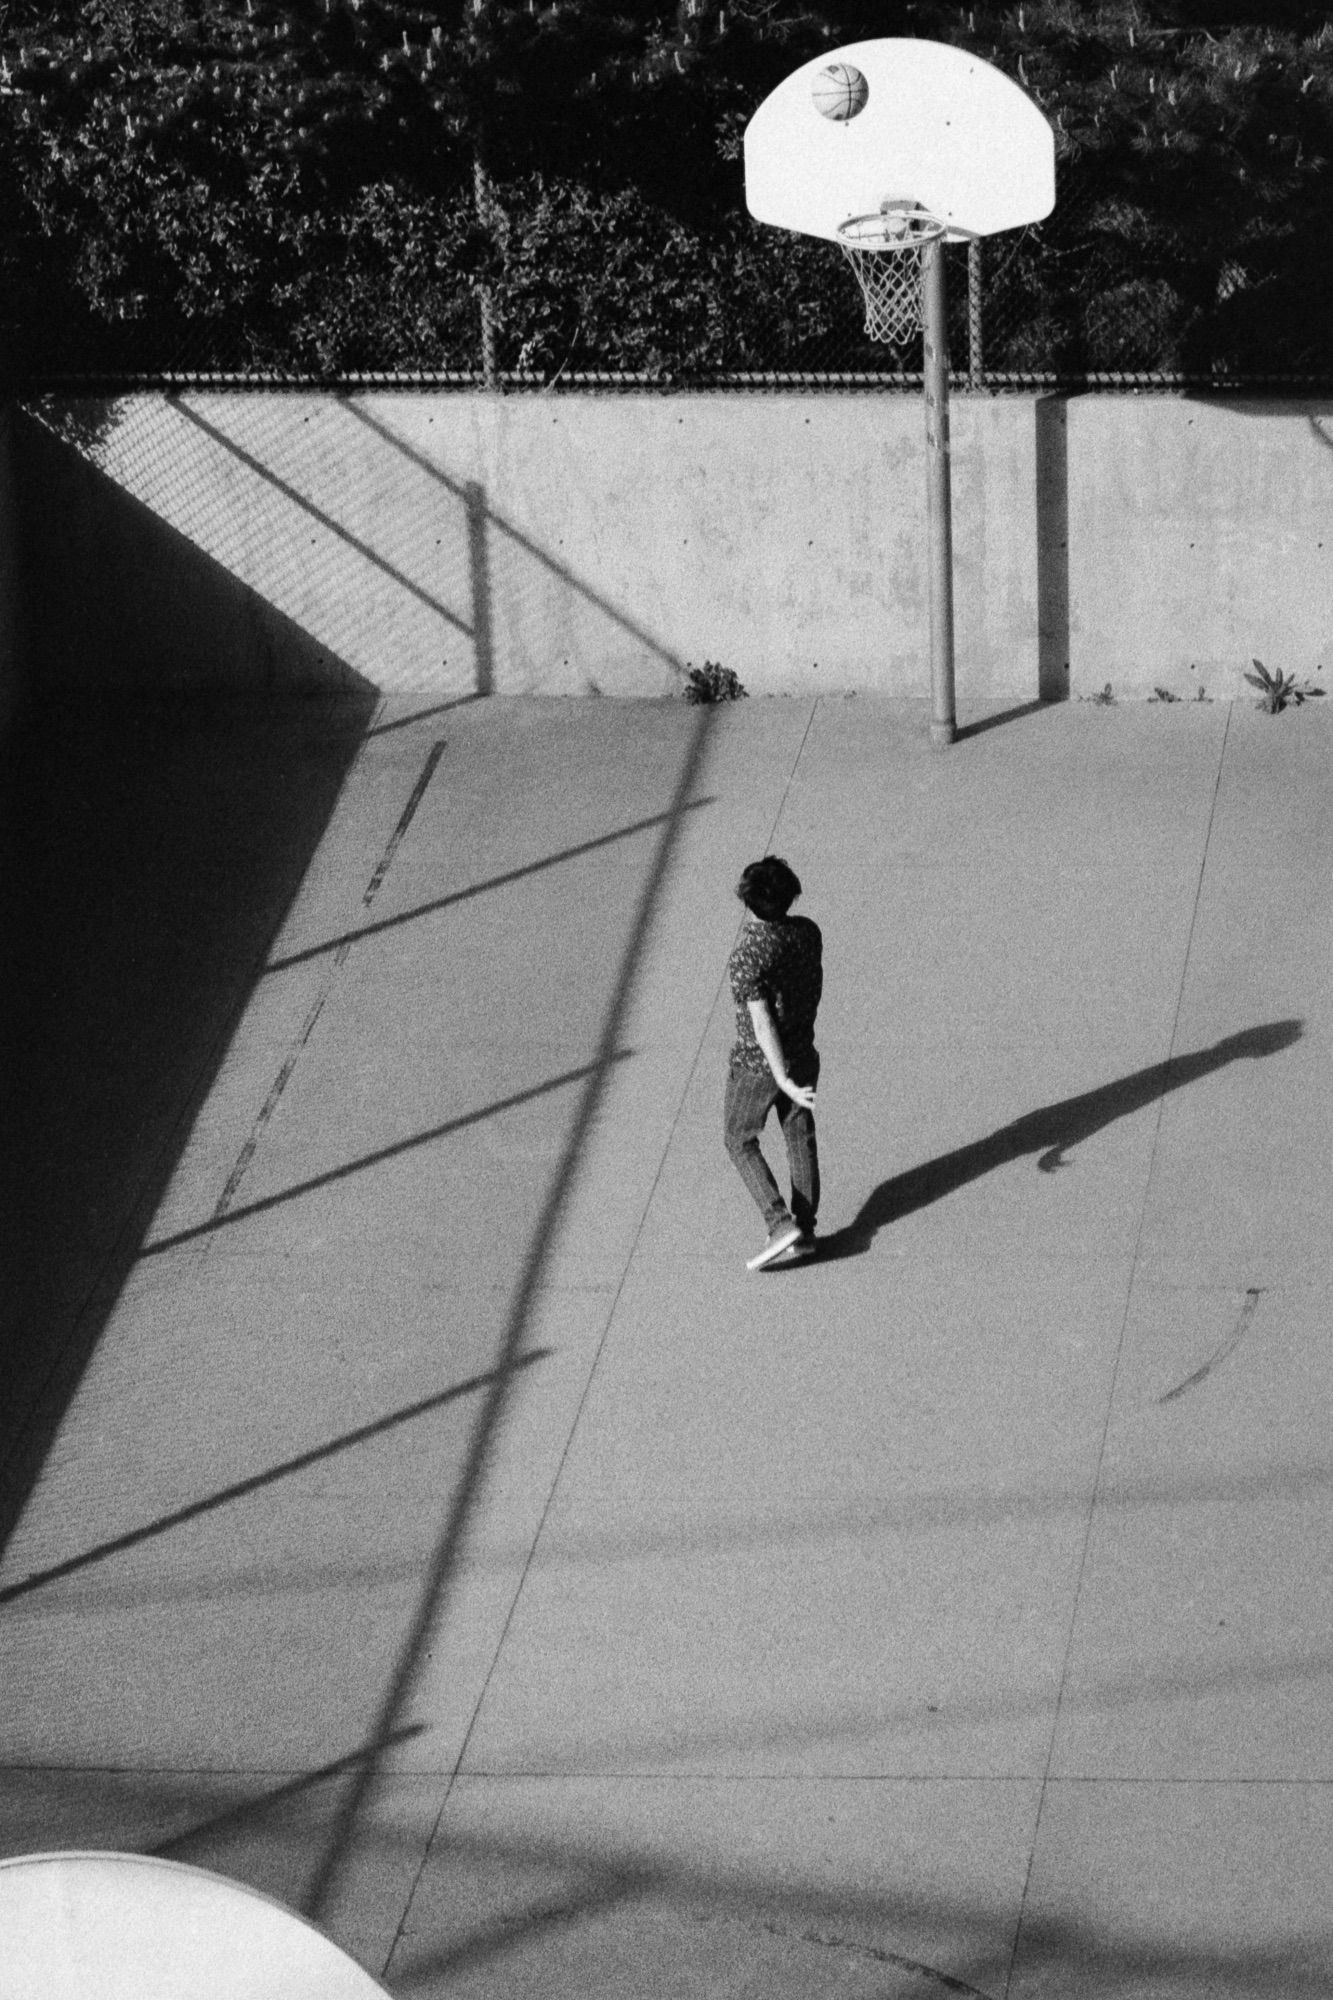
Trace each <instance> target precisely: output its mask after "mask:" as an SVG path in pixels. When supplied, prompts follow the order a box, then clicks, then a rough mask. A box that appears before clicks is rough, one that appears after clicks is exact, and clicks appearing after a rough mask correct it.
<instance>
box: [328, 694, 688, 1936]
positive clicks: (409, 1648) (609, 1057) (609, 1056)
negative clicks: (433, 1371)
mask: <svg viewBox="0 0 1333 2000" xmlns="http://www.w3.org/2000/svg"><path fill="white" fill-rule="evenodd" d="M711 723H712V710H711V709H710V708H708V707H703V708H701V709H700V712H699V714H698V716H697V717H696V718H695V721H694V725H693V729H692V732H691V736H690V739H689V746H688V749H687V751H686V755H685V757H684V760H683V762H682V765H681V769H680V773H679V775H678V777H677V780H676V787H675V791H674V794H673V796H672V801H671V806H670V810H669V816H668V818H667V821H666V824H665V825H664V826H663V828H662V832H661V836H660V838H659V840H658V844H657V852H656V854H655V855H654V857H653V862H652V866H651V867H650V869H649V871H648V876H647V879H646V881H645V882H644V885H643V889H642V892H641V894H640V896H639V900H638V903H637V905H636V907H635V911H634V916H633V920H632V922H631V925H630V931H629V939H628V942H627V943H626V946H625V950H624V953H623V955H622V957H621V961H620V965H619V966H618V968H617V971H616V977H615V980H614V983H613V985H612V989H611V997H610V1000H609V1002H608V1004H607V1010H606V1016H605V1020H604V1022H603V1025H602V1032H601V1037H600V1040H599V1043H598V1049H597V1056H596V1060H595V1061H594V1063H593V1065H592V1068H591V1071H590V1073H589V1075H588V1080H587V1083H586V1085H585V1087H584V1091H583V1097H582V1101H581V1102H580V1104H579V1108H578V1112H577V1114H576V1116H575V1118H574V1122H573V1125H572V1126H571V1129H570V1132H569V1136H568V1138H567V1139H566V1141H565V1146H564V1149H563V1152H562V1154H561V1157H560V1160H559V1161H558V1163H557V1165H556V1169H555V1172H554V1174H553V1175H552V1177H551V1182H550V1186H549V1189H548V1192H547V1196H546V1200H545V1202H544V1204H543V1207H542V1211H541V1214H540V1216H539V1217H538V1219H537V1225H536V1227H535V1229H534V1230H533V1233H532V1239H531V1242H530V1244H529V1246H528V1252H527V1256H526V1259H525V1262H524V1267H523V1271H522V1273H521V1275H520V1278H519V1281H518V1284H517V1286H516V1288H515V1291H514V1297H513V1301H512V1304H511V1306H510V1309H509V1315H508V1319H507V1322H506V1325H505V1331H504V1335H503V1338H502V1340H501V1343H500V1350H499V1356H498V1359H497V1363H496V1374H495V1378H494V1380H493V1382H492V1384H491V1386H490V1387H489V1389H488V1390H487V1391H486V1394H485V1398H484V1401H483V1403H482V1407H481V1409H480V1411H479V1413H478V1417H477V1422H476V1425H475V1427H474V1430H473V1434H472V1438H471V1441H470V1444H469V1448H468V1452H467V1455H466V1457H465V1459H464V1462H463V1466H462V1469H461V1472H460V1474H459V1478H458V1482H457V1485H456V1487H455V1490H454V1495H453V1498H452V1500H451V1502H450V1505H449V1509H448V1512H447V1514H446V1517H445V1520H444V1523H443V1525H442V1528H441V1533H440V1537H439V1540H438V1542H437V1544H436V1549H435V1554H434V1557H433V1559H432V1562H431V1565H430V1570H429V1573H428V1575H427V1578H426V1583H425V1587H424V1588H423V1590H422V1593H421V1597H420V1600H419V1602H418V1605H417V1610H416V1614H415V1616H414V1618H413V1620H412V1624H411V1626H410V1628H409V1630H408V1632H407V1635H406V1637H405V1639H404V1641H403V1646H402V1649H401V1652H400V1654H399V1658H398V1664H397V1666H396V1668H395V1670H394V1673H393V1677H392V1679H391V1681H390V1683H389V1685H388V1687H387V1688H386V1690H385V1693H384V1699H383V1701H382V1703H381V1705H380V1710H379V1715H378V1717H377V1719H376V1724H375V1727H374V1729H373V1730H372V1731H371V1732H370V1736H369V1741H370V1742H371V1743H372V1744H377V1743H386V1744H387V1742H388V1739H389V1737H390V1735H391V1734H392V1732H393V1731H394V1730H395V1729H397V1728H398V1727H399V1726H400V1723H401V1718H402V1714H403V1710H404V1707H405V1705H406V1703H407V1702H408V1701H409V1700H410V1698H411V1695H412V1691H413V1688H414V1686H415V1683H416V1678H417V1673H418V1669H419V1667H420V1664H421V1661H422V1658H423V1656H424V1655H425V1654H426V1652H427V1649H428V1646H429V1641H430V1637H431V1634H432V1633H433V1632H434V1631H436V1630H437V1629H438V1628H439V1625H440V1621H441V1618H442V1616H443V1613H444V1610H445V1608H446V1606H447V1604H448V1600H449V1591H450V1585H451V1583H452V1581H453V1579H454V1576H455V1574H456V1572H457V1569H458V1565H459V1560H460V1557H461V1553H462V1548H463V1541H464V1537H465V1534H466V1532H467V1527H468V1523H469V1521H470V1518H471V1515H472V1509H473V1505H474V1502H475V1500H476V1498H477V1494H478V1492H479V1490H480V1486H481V1481H482V1477H483V1475H484V1473H485V1470H486V1467H487V1464H488V1462H489V1459H490V1456H491V1452H492V1449H493V1447H494V1444H495V1440H496V1438H497V1435H498V1433H499V1428H500V1424H501V1421H502V1419H503V1417H504V1414H505V1409H506V1405H507V1403H508V1400H509V1379H508V1378H509V1373H510V1371H511V1369H512V1365H513V1362H514V1360H515V1359H516V1358H517V1356H518V1354H519V1353H520V1352H521V1351H522V1346H523V1342H524V1340H525V1338H526V1334H527V1326H528V1320H529V1317H530V1315H531V1313H532V1310H533V1307H534V1305H535V1303H536V1300H537V1293H538V1289H539V1287H540V1284H541V1281H542V1277H543V1274H544V1272H545V1269H546V1265H547V1261H548V1259H549V1257H550V1255H551V1251H552V1248H553V1246H554V1244H555V1241H556V1237H557V1233H558V1230H559V1228H560V1224H561V1222H562V1220H563V1217H564V1213H565V1208H566V1205H567V1203H568V1201H569V1198H570V1192H571V1190H572V1188H573V1185H574V1182H575V1178H576V1175H577V1172H578V1168H579V1165H580V1162H581V1160H582V1156H583V1151H584V1148H585V1146H586V1144H587V1140H588V1135H589V1133H590V1131H591V1130H592V1126H593V1121H594V1119H595V1117H596V1113H597V1109H598V1106H599V1104H600V1102H601V1098H602V1095H603V1092H604V1090H605V1088H606V1084H607V1081H608V1079H609V1077H610V1075H611V1071H612V1066H613V1065H614V1063H615V1062H616V1061H617V1060H618V1059H619V1058H618V1051H617V1047H616V1044H617V1042H618V1041H619V1039H620V1033H621V1028H622V1025H623V1022H624V1019H625V1016H626V1013H627V1010H628V1008H629V1005H630V1000H631V997H632V995H633V991H634V987H635V983H636V980H637V977H638V972H639V967H640V964H641V962H642V959H643V956H644V952H645V950H646V947H647V941H648V935H649V931H650V928H651V925H652V920H653V915H654V912H655V910H656V907H657V903H658V900H659V898H660V896H661V894H662V890H663V887H664V885H665V882H666V878H667V872H668V869H669V867H670V865H671V859H672V855H673V853H674V850H675V846H676V840H677V837H678V835H679V832H680V828H681V824H682V821H683V819H684V816H685V813H686V810H687V808H688V804H689V800H690V796H691V794H692V793H693V792H694V790H695V786H696V781H697V778H698V774H699V770H700V767H701V764H702V761H703V756H704V751H705V747H706V745H707V742H708V736H709V733H710V728H711ZM379 1762H380V1760H379V1758H378V1756H370V1757H368V1758H367V1760H366V1762H365V1764H364V1765H363V1766H362V1767H361V1769H360V1771H359V1772H358V1774H357V1777H356V1779H355V1781H354V1783H353V1785H352V1788H351V1791H350V1793H349V1796H348V1798H347V1801H346V1803H345V1805H344V1807H343V1810H342V1811H341V1812H340V1814H339V1816H338V1820H337V1823H336V1825H335V1827H334V1830H333V1835H332V1838H331V1840H330V1842H329V1845H328V1848H327V1850H326V1852H325V1854H324V1856H323V1858H322V1860H321V1861H320V1863H319V1866H318V1867H317V1868H316V1870H315V1872H314V1874H313V1876H312V1878H311V1881H310V1885H309V1888H308V1890H307V1892H306V1895H305V1897H304V1898H303V1900H302V1908H303V1909H304V1911H305V1913H306V1914H307V1915H308V1916H311V1917H312V1918H314V1920H315V1921H318V1920H319V1917H320V1915H321V1913H322V1912H323V1910H324V1909H325V1907H326V1905H327V1904H328V1902H329V1900H330V1898H331V1896H332V1895H333V1893H334V1891H335V1889H336V1887H337V1885H338V1883H339V1881H340V1879H341V1876H342V1872H343V1869H344V1867H345V1865H346V1862H347V1859H348V1856H349V1853H350V1850H351V1846H352V1842H353V1839H354V1837H355V1834H356V1828H357V1824H358V1821H359V1820H360V1817H361V1813H362V1810H363V1808H364V1806H365V1803H366V1800H367V1798H368V1797H369V1794H370V1790H371V1787H372V1786H373V1784H374V1783H375V1780H376V1777H377V1775H378V1769H379Z"/></svg>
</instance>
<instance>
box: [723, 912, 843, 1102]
mask: <svg viewBox="0 0 1333 2000" xmlns="http://www.w3.org/2000/svg"><path fill="white" fill-rule="evenodd" d="M823 954H824V940H823V937H822V935H821V934H820V929H819V925H818V924H815V923H812V922H811V921H810V919H809V917H780V918H779V919H778V921H777V922H776V923H771V924H766V923H764V922H762V921H761V920H760V918H758V917H756V916H755V915H753V913H752V912H750V911H748V910H747V911H746V914H745V924H744V928H743V929H742V931H741V934H740V937H739V938H738V939H737V941H736V945H735V948H734V949H733V951H732V954H731V957H730V958H729V959H728V961H727V975H728V977H729V979H730V980H731V993H732V998H733V999H734V1000H735V1002H736V1042H735V1046H734V1047H733V1049H732V1051H731V1067H732V1068H733V1069H748V1070H755V1071H757V1072H760V1073H761V1074H762V1073H766V1072H767V1070H768V1062H767V1059H766V1057H765V1055H764V1052H763V1050H762V1049H761V1048H760V1046H759V1043H758V1042H757V1041H756V1039H755V1032H754V1023H753V1021H751V1019H750V1002H751V1000H767V1002H768V1005H769V1009H770V1011H771V1013H772V1015H773V1018H774V1020H775V1021H776V1023H777V1028H778V1034H779V1036H780V1037H781V1041H782V1053H783V1055H784V1056H785V1057H786V1059H787V1067H788V1069H791V1068H792V1067H793V1065H794V1064H798V1063H799V1062H800V1060H801V1058H802V1057H803V1056H807V1055H809V1054H810V1053H811V1052H812V1051H813V1049H814V1046H815V1015H816V1014H817V1013H818V1011H819V996H820V994H821V993H822V992H823V990H824V969H823Z"/></svg>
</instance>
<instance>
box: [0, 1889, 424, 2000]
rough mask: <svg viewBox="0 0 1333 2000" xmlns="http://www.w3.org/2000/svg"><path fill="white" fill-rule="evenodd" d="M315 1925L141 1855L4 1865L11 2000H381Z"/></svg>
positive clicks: (5, 1962)
mask: <svg viewBox="0 0 1333 2000" xmlns="http://www.w3.org/2000/svg"><path fill="white" fill-rule="evenodd" d="M385 1992H386V1988H384V1987H383V1986H381V1985H380V1984H379V1982H378V1981H377V1980H375V1979H372V1978H371V1976H370V1974H369V1973H368V1972H365V1971H363V1970H362V1968H361V1967H360V1966H359V1965H357V1964H356V1963H355V1961H354V1960H352V1959H350V1958H348V1956H347V1955H346V1953H345V1952H342V1951H340V1950H339V1949H338V1947H337V1945H335V1944H332V1943H331V1942H330V1941H329V1939H328V1938H326V1937H325V1936H324V1935H323V1933H322V1932H321V1931H317V1930H316V1929H315V1927H314V1925H313V1924H309V1923H307V1922H306V1921H305V1919H304V1918H302V1917H298V1916H296V1915H295V1914H294V1912H293V1911H291V1910H288V1909H285V1908H284V1907H283V1905H282V1904H281V1903H275V1902H273V1901H271V1900H270V1898H269V1897H267V1896H261V1895H260V1894H259V1893H258V1891H257V1890H254V1889H247V1888H246V1887H245V1886H244V1885H243V1884H242V1883H240V1882H231V1881H228V1880H227V1879H226V1878H225V1877H223V1876H220V1875H212V1874H209V1873H208V1872H207V1871H205V1870H204V1869H202V1868H187V1867H185V1866H184V1865H182V1864H181V1863H180V1862H176V1861H159V1860H156V1859H154V1858H152V1857H151V1856H147V1855H142V1854H103V1853H66V1854H28V1855H23V1856H20V1857H19V1858H18V1859H16V1860H10V1861H0V1994H3V1996H4V2000H383V1996H384V1994H385Z"/></svg>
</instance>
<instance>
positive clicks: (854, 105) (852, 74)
mask: <svg viewBox="0 0 1333 2000" xmlns="http://www.w3.org/2000/svg"><path fill="white" fill-rule="evenodd" d="M810 95H811V97H812V98H813V99H814V105H815V110H816V111H819V112H822V114H823V116H824V117H825V118H834V119H836V120H837V121H838V123H839V124H843V123H845V122H846V120H847V119H848V118H855V116H856V114H857V112H858V111H864V110H865V108H866V99H867V98H868V97H869V95H870V85H869V84H868V83H867V82H866V80H865V78H864V77H863V76H862V74H861V72H860V70H859V69H853V67H852V65H851V64H850V63H830V64H829V66H828V68H827V69H821V70H820V72H819V75H818V76H817V77H816V78H815V81H814V87H813V89H812V90H811V93H810Z"/></svg>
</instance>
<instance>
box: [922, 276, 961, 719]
mask: <svg viewBox="0 0 1333 2000" xmlns="http://www.w3.org/2000/svg"><path fill="white" fill-rule="evenodd" d="M921 279H922V287H921V289H922V308H923V312H922V317H923V319H924V322H925V340H924V356H925V377H926V512H927V522H928V539H929V546H930V699H931V721H930V740H931V742H932V743H937V744H940V745H941V746H943V745H944V744H948V743H952V742H953V740H954V737H955V736H956V735H957V720H956V717H955V714H954V693H953V520H952V504H951V497H950V490H949V316H948V299H947V296H946V292H945V284H944V239H943V237H936V239H935V241H934V242H933V243H928V244H927V245H926V248H925V250H924V252H923V253H922V259H921Z"/></svg>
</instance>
